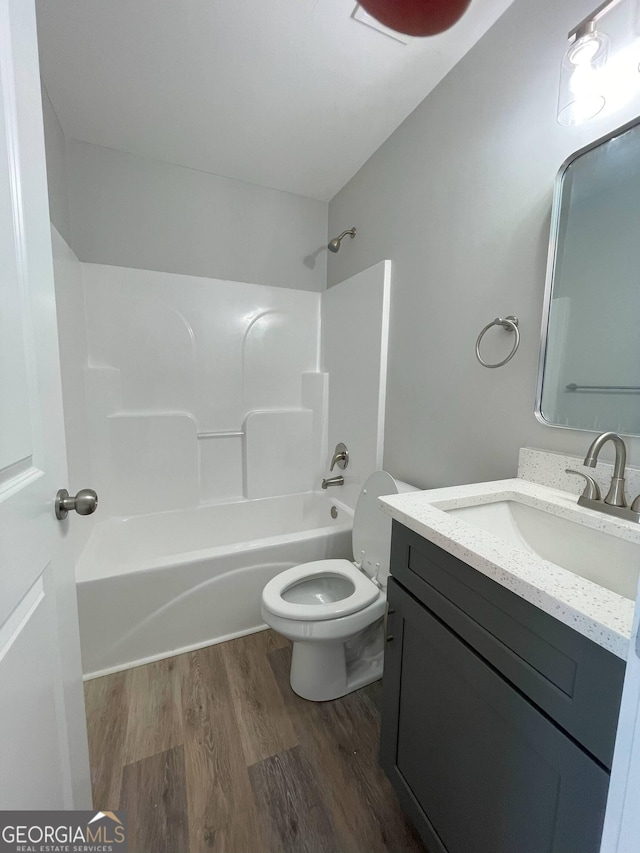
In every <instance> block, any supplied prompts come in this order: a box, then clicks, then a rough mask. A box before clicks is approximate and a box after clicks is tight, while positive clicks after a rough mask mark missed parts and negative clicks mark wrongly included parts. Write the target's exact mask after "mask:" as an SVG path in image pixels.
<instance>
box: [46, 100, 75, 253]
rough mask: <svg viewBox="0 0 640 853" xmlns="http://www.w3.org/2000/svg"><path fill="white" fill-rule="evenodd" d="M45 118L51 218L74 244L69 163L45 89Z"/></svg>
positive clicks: (65, 237)
mask: <svg viewBox="0 0 640 853" xmlns="http://www.w3.org/2000/svg"><path fill="white" fill-rule="evenodd" d="M42 117H43V120H44V141H45V151H46V157H47V183H48V187H49V216H50V219H51V222H52V223H53V225H55V227H56V228H57V230H58V233H59V234H61V235H62V237H63V238H64V239H65V240H66V241H67V243H70V242H71V225H70V221H69V196H68V192H67V164H66V150H65V143H66V140H65V136H64V133H63V131H62V128H61V127H60V122H59V121H58V116H57V115H56V113H55V110H54V109H53V107H52V105H51V101H50V100H49V95H48V94H47V90H46V89H45V88H44V86H43V87H42Z"/></svg>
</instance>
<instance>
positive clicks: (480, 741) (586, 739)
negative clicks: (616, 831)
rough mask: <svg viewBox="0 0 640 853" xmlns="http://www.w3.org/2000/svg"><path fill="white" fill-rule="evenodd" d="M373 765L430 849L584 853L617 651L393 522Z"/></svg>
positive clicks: (601, 775) (591, 832)
mask: <svg viewBox="0 0 640 853" xmlns="http://www.w3.org/2000/svg"><path fill="white" fill-rule="evenodd" d="M391 571H392V575H393V577H392V578H391V579H390V581H389V587H388V599H389V617H388V621H387V637H388V642H387V645H386V649H385V677H384V683H383V713H382V736H381V762H382V765H383V767H384V769H385V771H386V773H387V774H388V776H389V778H390V779H391V781H392V783H393V785H394V788H395V790H396V792H397V794H398V797H399V799H400V801H401V803H402V804H403V807H404V808H405V810H406V811H407V813H408V814H409V815H410V817H411V818H412V820H413V821H414V823H415V825H416V827H417V828H418V830H419V831H420V833H421V835H422V837H423V839H424V840H425V843H426V844H427V847H428V849H429V851H430V853H436V851H438V853H547V851H549V853H551V851H553V852H554V853H597V851H598V849H599V843H600V835H601V831H602V823H603V819H604V809H605V803H606V796H607V788H608V782H609V769H610V766H611V758H612V754H613V743H614V739H615V731H616V724H617V716H618V711H619V705H620V697H621V692H622V681H623V677H624V663H623V661H622V660H620V659H619V658H617V657H616V656H614V655H612V654H611V653H609V652H607V651H606V650H605V649H603V648H601V647H600V646H598V645H597V644H595V643H593V642H592V641H591V640H589V639H587V638H586V637H583V636H582V635H580V634H578V633H577V632H576V631H574V630H572V629H571V628H569V627H568V626H567V625H564V624H563V623H561V622H559V621H558V620H556V619H554V618H552V617H551V616H549V615H548V614H546V613H544V612H543V611H541V610H539V609H538V608H536V607H534V606H533V605H531V604H529V603H528V602H526V601H524V599H522V598H520V597H519V596H517V595H515V594H514V593H512V592H511V591H509V590H507V589H506V588H504V587H502V586H501V585H500V584H498V583H496V582H495V581H493V580H491V579H490V578H487V577H485V576H484V575H482V574H481V573H479V572H477V571H476V570H475V569H472V568H471V567H469V566H467V565H466V564H465V563H463V562H462V561H460V560H458V559H456V558H455V557H453V556H451V555H450V554H448V553H447V552H445V551H443V550H442V549H440V548H438V547H437V546H435V545H433V543H431V542H428V541H427V540H425V539H423V538H422V537H420V536H418V535H417V534H415V533H413V532H412V531H410V530H408V529H406V528H405V527H403V526H402V525H400V524H398V523H397V522H394V529H393V538H392V552H391Z"/></svg>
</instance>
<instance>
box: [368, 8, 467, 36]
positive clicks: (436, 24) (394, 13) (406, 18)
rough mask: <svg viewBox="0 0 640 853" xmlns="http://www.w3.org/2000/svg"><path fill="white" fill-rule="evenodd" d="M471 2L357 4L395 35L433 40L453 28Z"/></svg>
mask: <svg viewBox="0 0 640 853" xmlns="http://www.w3.org/2000/svg"><path fill="white" fill-rule="evenodd" d="M470 2H471V0H360V5H361V6H362V8H363V9H366V11H367V12H368V13H369V14H370V15H373V17H374V18H375V19H376V20H377V21H380V23H381V24H384V25H385V26H386V27H390V28H391V29H392V30H395V31H396V32H398V33H405V34H406V35H410V36H433V35H436V34H437V33H442V32H444V31H445V30H448V29H449V27H452V26H453V25H454V24H455V23H456V22H457V21H458V20H459V19H460V18H461V17H462V16H463V15H464V13H465V12H466V11H467V7H468V6H469V3H470Z"/></svg>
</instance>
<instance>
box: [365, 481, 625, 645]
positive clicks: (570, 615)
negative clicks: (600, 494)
mask: <svg viewBox="0 0 640 853" xmlns="http://www.w3.org/2000/svg"><path fill="white" fill-rule="evenodd" d="M514 499H515V500H517V501H518V502H519V503H523V504H527V505H528V506H532V507H536V508H538V509H541V510H546V511H547V512H549V511H550V512H552V513H553V515H554V516H561V517H563V518H566V519H568V520H570V521H573V522H576V523H578V524H581V525H584V526H585V527H590V528H592V529H596V530H602V531H603V532H606V533H610V534H612V535H614V536H617V537H619V538H621V539H626V540H628V541H630V542H634V543H638V544H640V525H638V524H634V523H633V522H630V521H625V520H623V519H616V518H613V517H612V516H607V515H604V514H603V513H599V512H596V511H593V510H589V509H584V508H582V507H578V506H577V504H576V496H575V495H571V494H569V493H567V492H562V491H560V490H559V489H553V488H549V487H547V486H541V485H537V484H536V483H531V482H528V481H526V480H522V479H513V480H496V481H494V482H489V483H474V484H471V485H464V486H451V487H448V488H444V489H431V490H428V491H423V492H407V493H405V494H400V495H389V496H387V497H382V498H380V503H381V506H382V508H383V510H384V511H385V512H386V513H388V514H389V515H390V516H391V517H392V518H394V519H395V520H396V521H399V522H400V523H402V524H404V525H405V526H406V527H408V528H410V529H411V530H413V531H414V532H415V533H418V534H419V535H420V536H423V537H424V538H425V539H428V540H429V541H431V542H433V543H434V544H435V545H438V546H440V547H441V548H442V549H443V550H445V551H448V552H449V553H450V554H453V555H454V556H455V557H458V558H460V559H461V560H463V561H464V562H465V563H468V564H469V565H470V566H472V567H473V568H475V569H477V570H478V571H479V572H482V574H484V575H486V576H487V577H490V578H492V579H493V580H495V581H496V582H497V583H499V584H501V585H502V586H504V587H506V588H507V589H510V590H511V591H512V592H514V593H516V594H517V595H519V596H521V597H522V598H524V599H525V600H526V601H529V602H530V603H531V604H534V605H535V606H536V607H539V608H540V609H541V610H544V611H545V613H548V614H549V615H550V616H553V617H554V618H556V619H558V620H559V621H561V622H563V623H564V624H566V625H569V626H570V627H571V628H574V629H575V630H576V631H578V632H579V633H581V634H583V635H584V636H585V637H588V638H589V639H590V640H593V641H594V642H595V643H598V645H600V646H602V647H603V648H605V649H608V650H609V651H610V652H613V654H615V655H617V656H618V657H620V658H623V659H626V657H627V652H628V648H629V640H630V638H631V629H632V623H633V613H634V608H635V602H634V601H632V600H630V599H628V598H624V597H623V596H622V595H618V594H617V593H615V592H611V591H610V590H608V589H606V588H605V587H602V586H600V585H599V584H597V583H594V582H593V581H590V580H586V579H585V578H582V577H580V576H579V575H576V574H573V573H572V572H570V571H568V570H567V569H563V568H561V567H560V566H557V565H555V564H554V563H551V562H549V561H548V560H544V559H542V558H541V557H540V556H538V555H537V554H535V553H533V552H532V551H529V550H528V549H526V548H525V547H524V546H523V547H522V548H520V547H517V546H515V545H512V544H511V543H509V542H506V541H505V540H504V539H501V538H499V537H498V536H495V535H492V534H490V533H488V532H486V531H484V530H483V529H481V528H480V527H477V526H476V525H474V524H470V523H468V522H467V521H465V520H463V519H460V518H456V517H455V516H452V515H448V514H447V512H446V511H445V510H450V509H455V508H457V507H467V506H474V505H477V504H486V503H493V502H495V501H502V500H514ZM639 559H640V552H639Z"/></svg>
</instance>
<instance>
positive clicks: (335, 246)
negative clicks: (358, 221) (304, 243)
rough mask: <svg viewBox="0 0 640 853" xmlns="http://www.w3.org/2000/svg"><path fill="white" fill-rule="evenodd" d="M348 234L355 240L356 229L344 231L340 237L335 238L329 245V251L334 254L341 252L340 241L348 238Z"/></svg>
mask: <svg viewBox="0 0 640 853" xmlns="http://www.w3.org/2000/svg"><path fill="white" fill-rule="evenodd" d="M347 234H351V239H352V240H353V238H354V237H355V236H356V229H355V228H347V230H346V231H343V232H342V234H340V236H339V237H334V238H333V240H330V241H329V243H328V245H327V249H329V251H330V252H334V253H335V252H338V251H340V241H341V240H342V238H343V237H346V235H347Z"/></svg>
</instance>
